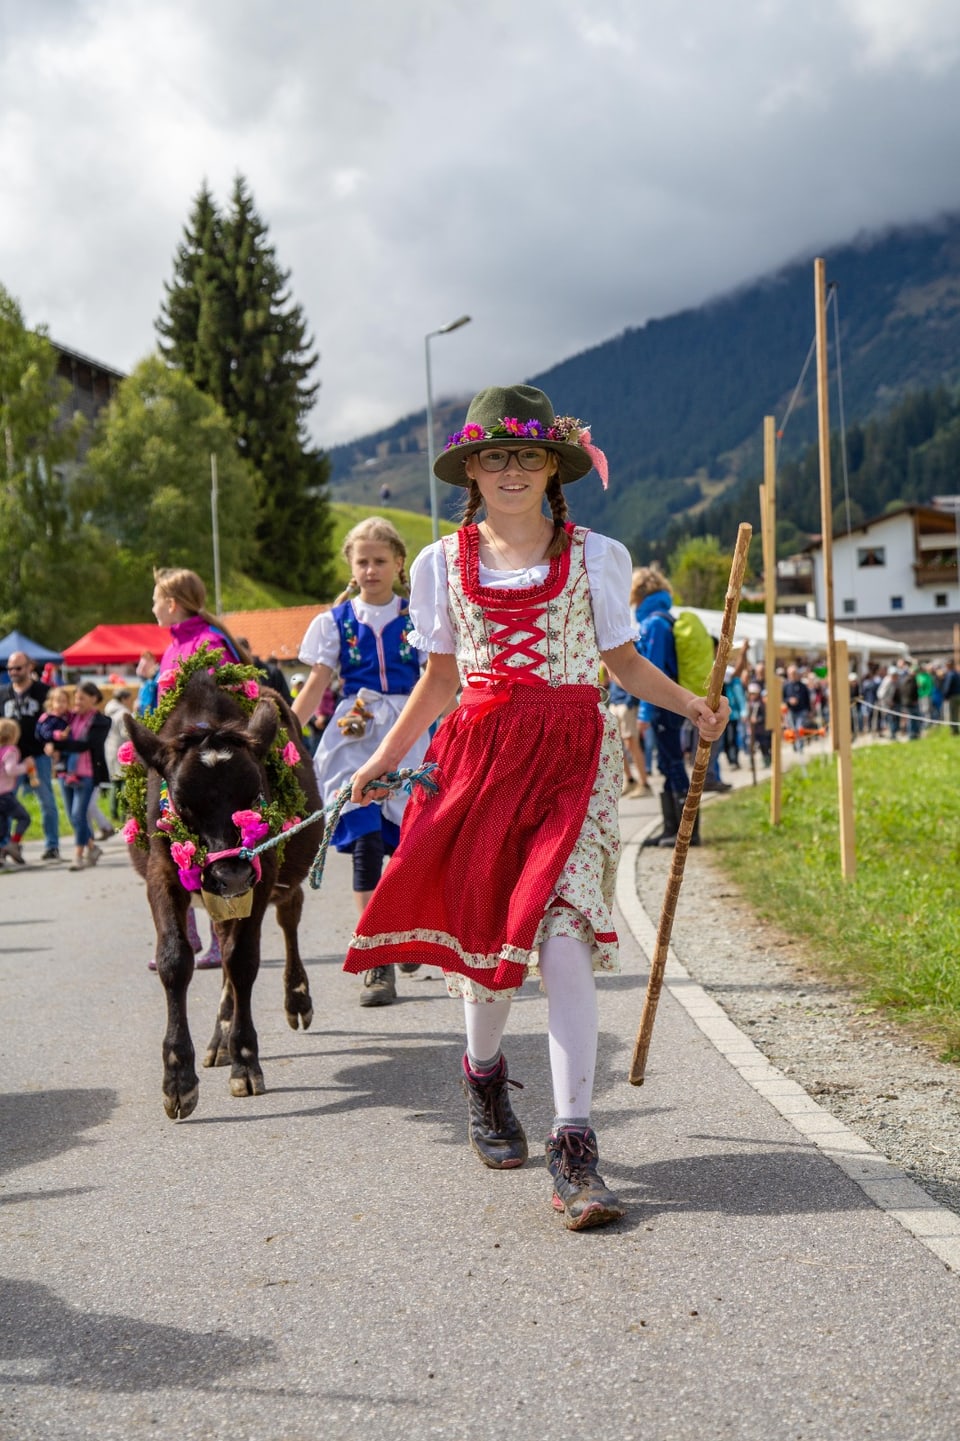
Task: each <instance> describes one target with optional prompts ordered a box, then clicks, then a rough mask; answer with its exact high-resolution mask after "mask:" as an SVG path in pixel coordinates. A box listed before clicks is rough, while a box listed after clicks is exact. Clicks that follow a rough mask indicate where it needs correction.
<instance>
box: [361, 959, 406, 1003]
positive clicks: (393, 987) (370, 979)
mask: <svg viewBox="0 0 960 1441" xmlns="http://www.w3.org/2000/svg"><path fill="white" fill-rule="evenodd" d="M396 999H397V981H396V976H395V975H394V970H393V966H374V967H373V969H372V970H369V971H364V973H363V990H362V991H361V993H360V1004H361V1006H389V1005H390V1003H391V1002H392V1001H395V1000H396Z"/></svg>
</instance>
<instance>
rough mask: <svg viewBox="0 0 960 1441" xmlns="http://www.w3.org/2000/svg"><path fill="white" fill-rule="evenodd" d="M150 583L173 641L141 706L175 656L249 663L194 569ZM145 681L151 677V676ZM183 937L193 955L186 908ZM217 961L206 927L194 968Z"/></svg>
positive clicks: (214, 938)
mask: <svg viewBox="0 0 960 1441" xmlns="http://www.w3.org/2000/svg"><path fill="white" fill-rule="evenodd" d="M153 579H154V587H153V604H152V607H151V608H152V610H153V614H154V617H155V619H156V622H157V625H163V626H167V627H169V630H170V634H171V636H172V637H173V639H172V640H171V642H170V644H169V645H168V646H167V648H166V650H165V651H164V652H163V655H162V656H161V658H160V669H159V674H158V675H157V676H156V682H157V692H156V695H155V696H153V698H152V701H151V699H150V697H149V696H148V697H146V700H145V697H144V691H143V687H142V686H141V691H140V697H139V699H140V700H141V701H144V700H145V703H146V704H149V705H150V709H155V708H156V705H157V700H158V699H162V697H163V693H164V691H166V690H169V689H170V687H171V686H172V685H173V683H174V678H175V675H176V665H177V661H178V660H180V658H181V656H190V655H193V653H194V652H195V651H198V650H199V649H200V647H201V646H202V645H208V646H210V648H211V650H214V649H216V650H219V651H221V652H222V654H221V656H220V664H221V665H226V664H227V663H228V662H230V661H241V662H243V663H244V664H245V665H249V664H250V657H249V655H248V654H247V653H246V651H245V650H244V649H243V647H242V646H241V645H240V644H239V642H238V641H236V640H234V638H233V636H232V635H231V634H230V632H229V631H228V630H227V628H226V626H225V625H224V624H223V623H222V621H220V620H218V619H217V617H216V616H213V615H211V614H210V612H209V611H208V610H207V609H206V605H207V589H206V586H205V585H204V583H203V581H202V580H201V579H200V577H199V576H198V575H197V573H196V571H192V570H181V569H171V568H168V569H165V570H158V569H155V570H154V572H153ZM147 654H149V653H148V652H145V653H144V655H143V656H141V657H140V663H141V666H143V671H144V674H143V675H141V679H145V678H147V676H146V672H147V671H148V670H149V669H150V668H149V666H148V665H146V664H145V656H146V655H147ZM151 659H152V657H151ZM137 673H138V674H141V669H140V666H138V667H137ZM149 678H150V679H151V680H152V679H153V677H152V676H151V677H149ZM145 713H146V712H145ZM187 935H188V937H189V939H190V944H191V945H192V946H193V949H194V951H199V950H200V949H201V947H202V945H203V942H202V941H201V940H200V934H199V932H198V930H197V922H196V918H195V916H194V914H193V907H192V906H191V907H190V909H189V910H188V911H187ZM221 959H222V958H221V955H220V938H219V936H218V935H217V928H216V926H214V925H213V924H211V927H210V945H209V947H208V949H207V950H206V951H205V952H204V954H203V955H202V956H199V957H198V958H197V962H196V965H197V969H198V970H215V969H216V968H217V967H219V965H220V964H221ZM148 964H149V966H150V969H151V970H155V969H156V961H155V960H154V959H153V958H152V957H151V959H150V961H149V962H148Z"/></svg>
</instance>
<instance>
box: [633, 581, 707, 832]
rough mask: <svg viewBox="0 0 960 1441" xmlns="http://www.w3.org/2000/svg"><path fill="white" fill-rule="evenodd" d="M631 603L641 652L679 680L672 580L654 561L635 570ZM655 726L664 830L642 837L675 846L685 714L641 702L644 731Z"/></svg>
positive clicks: (685, 784)
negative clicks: (660, 776)
mask: <svg viewBox="0 0 960 1441" xmlns="http://www.w3.org/2000/svg"><path fill="white" fill-rule="evenodd" d="M630 603H631V605H632V606H633V607H634V615H635V616H636V619H637V622H638V624H639V626H640V639H639V640H638V641H637V650H638V651H639V652H640V654H641V655H642V656H643V657H644V658H645V659H646V660H648V661H650V663H651V665H655V666H656V667H657V669H658V670H662V671H663V672H664V673H665V674H666V675H668V676H669V677H670V679H671V680H677V677H678V667H677V647H676V643H675V642H674V638H673V617H672V616H671V614H670V607H671V605H672V604H673V595H672V593H671V590H670V584H669V582H668V581H667V579H666V577H665V576H664V575H663V573H662V572H661V571H660V570H658V569H657V567H656V566H655V565H644V566H640V568H639V569H638V570H635V571H634V573H633V587H632V589H631V591H630ZM648 725H649V726H651V727H652V729H653V735H654V739H655V741H656V746H657V766H658V768H659V770H660V773H661V775H662V776H663V790H662V791H661V792H660V808H661V810H662V812H663V829H662V830H660V831H658V832H657V833H656V835H652V836H649V837H648V838H647V840H645V841H644V845H647V846H673V845H674V843H675V841H676V839H677V831H678V830H679V829H680V818H681V816H682V814H683V803H684V801H685V800H686V798H687V791H688V790H689V788H690V781H689V778H688V776H687V768H686V766H685V765H684V763H683V747H682V745H681V741H680V732H681V729H682V727H683V716H679V715H677V714H676V713H675V712H674V711H669V710H663V709H661V707H660V706H655V705H652V704H651V702H650V701H645V700H642V701H641V702H640V726H641V733H642V731H643V729H644V728H645V727H646V726H648ZM690 844H691V845H692V846H698V845H699V844H700V814H699V812H698V813H697V819H696V822H695V823H694V828H693V835H692V836H691V838H690Z"/></svg>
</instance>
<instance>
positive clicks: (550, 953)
mask: <svg viewBox="0 0 960 1441" xmlns="http://www.w3.org/2000/svg"><path fill="white" fill-rule="evenodd" d="M540 974H541V976H542V977H543V988H544V990H545V991H546V993H547V1008H548V1010H547V1025H548V1028H549V1032H550V1073H551V1076H552V1078H553V1104H554V1106H555V1107H556V1112H557V1114H556V1119H555V1124H560V1123H564V1124H566V1125H570V1124H572V1123H575V1124H577V1125H581V1126H583V1125H587V1124H588V1123H589V1120H590V1107H591V1104H592V1102H593V1078H594V1073H595V1071H596V1068H597V1035H598V1031H599V1017H598V1014H597V988H596V986H595V985H594V980H593V960H592V956H591V953H590V947H589V946H588V945H587V944H586V943H585V942H584V941H578V940H575V939H574V938H573V937H572V936H550V937H549V938H548V939H547V940H545V941H544V942H543V944H542V945H541V947H540Z"/></svg>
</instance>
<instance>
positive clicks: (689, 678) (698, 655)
mask: <svg viewBox="0 0 960 1441" xmlns="http://www.w3.org/2000/svg"><path fill="white" fill-rule="evenodd" d="M657 614H658V615H663V616H666V618H667V620H668V621H669V622H670V624H671V625H672V627H673V643H674V645H675V646H676V648H677V684H678V685H682V686H684V687H685V688H686V689H687V690H692V691H693V693H694V695H706V693H707V686H708V684H709V681H710V672H711V671H712V670H713V657H714V644H713V637H712V636H711V635H710V632H709V631H708V630H707V627H706V626H705V625H704V623H703V621H702V620H701V619H700V617H699V616H698V615H694V613H693V611H692V610H681V611H678V612H677V614H676V616H672V615H670V614H669V612H667V611H665V610H662V611H658V612H657Z"/></svg>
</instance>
